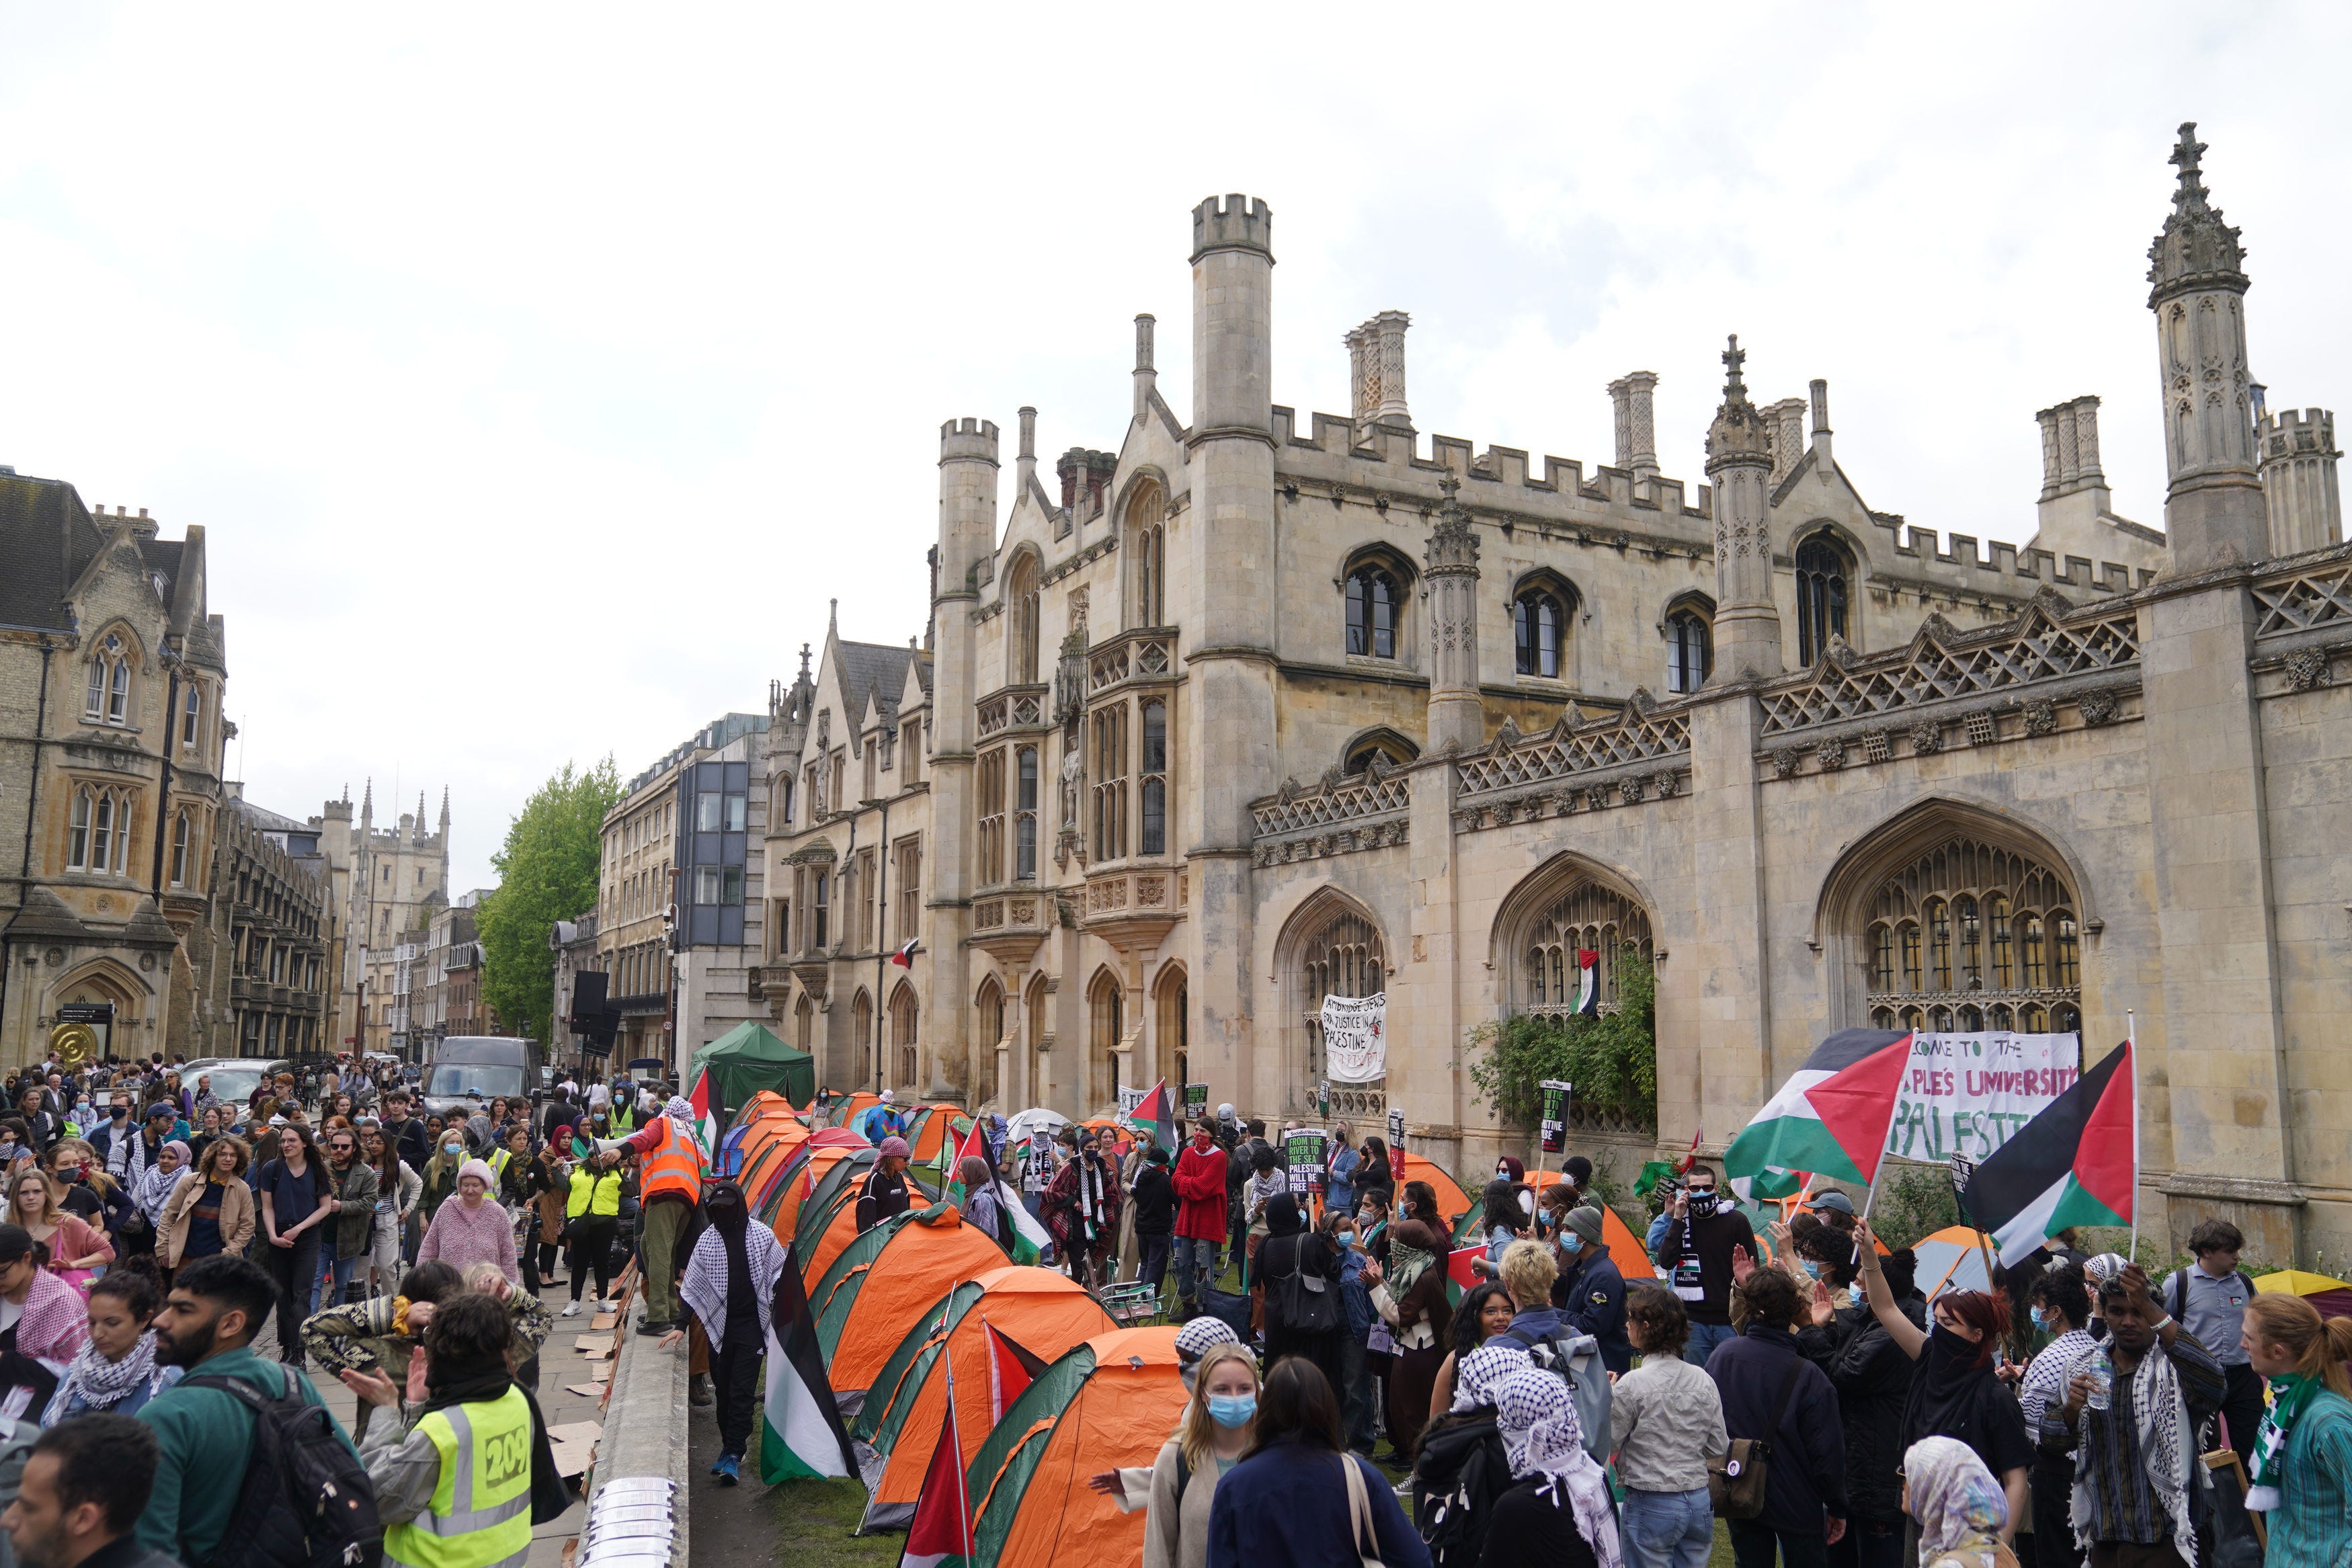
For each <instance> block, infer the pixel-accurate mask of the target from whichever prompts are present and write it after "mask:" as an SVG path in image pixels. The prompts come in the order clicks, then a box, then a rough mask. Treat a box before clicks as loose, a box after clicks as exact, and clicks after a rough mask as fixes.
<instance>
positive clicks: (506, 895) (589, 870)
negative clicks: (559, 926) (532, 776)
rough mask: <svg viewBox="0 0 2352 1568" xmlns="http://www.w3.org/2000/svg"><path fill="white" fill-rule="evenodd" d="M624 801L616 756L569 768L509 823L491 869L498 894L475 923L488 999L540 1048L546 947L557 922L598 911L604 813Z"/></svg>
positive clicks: (545, 1011)
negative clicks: (496, 878) (494, 869)
mask: <svg viewBox="0 0 2352 1568" xmlns="http://www.w3.org/2000/svg"><path fill="white" fill-rule="evenodd" d="M620 798H621V779H620V776H619V774H617V773H616V772H615V771H614V768H613V759H612V758H610V757H607V758H604V761H602V762H600V763H598V764H597V765H596V766H595V767H593V768H588V769H587V770H585V771H576V770H575V769H574V768H573V767H572V764H571V763H569V762H567V763H565V764H564V765H563V771H562V772H561V773H558V774H557V775H555V777H553V778H552V779H549V780H548V781H547V782H546V783H544V784H542V785H541V786H540V787H539V789H538V790H537V792H536V793H534V794H533V795H532V796H531V798H530V800H526V801H524V802H523V808H522V810H521V812H520V815H518V816H517V817H516V818H515V820H514V821H512V822H511V823H509V824H508V827H507V841H506V844H505V845H504V847H502V848H501V849H500V850H499V852H498V853H496V854H494V855H492V856H491V857H490V863H491V864H492V865H494V866H496V867H497V868H498V872H499V886H498V891H496V892H495V893H493V894H490V896H489V897H488V899H487V900H485V901H484V903H483V904H482V908H481V912H480V914H479V915H478V917H477V924H478V928H479V930H480V932H481V936H482V999H483V1000H484V1001H486V1002H488V1004H489V1005H490V1006H491V1007H492V1008H494V1009H497V1011H498V1015H499V1019H500V1020H501V1021H502V1022H504V1023H505V1024H506V1025H507V1026H508V1027H509V1028H512V1029H518V1030H521V1031H522V1032H523V1033H525V1034H527V1035H529V1036H530V1038H532V1039H533V1040H541V1041H542V1042H544V1041H546V1040H550V1039H551V1038H552V1036H551V1025H550V1020H549V1017H548V1015H549V1013H550V1011H551V1009H552V1008H553V1006H554V1002H555V954H554V952H553V950H552V949H551V948H550V947H549V946H548V945H547V938H548V936H549V933H551V931H553V930H554V928H555V924H556V922H557V921H559V920H576V919H578V918H579V917H580V916H581V915H584V914H586V913H587V912H588V911H589V910H591V909H593V908H594V907H595V905H596V867H597V862H598V859H599V857H600V855H601V854H602V852H603V847H604V814H605V813H606V812H607V811H610V810H612V809H613V807H614V804H615V803H616V802H617V801H619V800H620Z"/></svg>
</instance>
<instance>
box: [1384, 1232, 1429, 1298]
mask: <svg viewBox="0 0 2352 1568" xmlns="http://www.w3.org/2000/svg"><path fill="white" fill-rule="evenodd" d="M1436 1261H1437V1260H1436V1258H1435V1257H1434V1256H1433V1255H1432V1254H1430V1253H1427V1252H1423V1250H1422V1249H1420V1248H1418V1247H1408V1246H1406V1245H1405V1244H1404V1243H1403V1242H1402V1241H1399V1240H1398V1239H1395V1238H1394V1237H1391V1238H1390V1239H1389V1295H1390V1298H1391V1300H1402V1298H1403V1296H1404V1293H1405V1292H1406V1291H1410V1290H1412V1287H1413V1281H1416V1280H1419V1279H1420V1278H1421V1277H1422V1275H1423V1274H1424V1273H1427V1272H1428V1271H1429V1267H1430V1265H1431V1264H1433V1263H1434V1262H1436Z"/></svg>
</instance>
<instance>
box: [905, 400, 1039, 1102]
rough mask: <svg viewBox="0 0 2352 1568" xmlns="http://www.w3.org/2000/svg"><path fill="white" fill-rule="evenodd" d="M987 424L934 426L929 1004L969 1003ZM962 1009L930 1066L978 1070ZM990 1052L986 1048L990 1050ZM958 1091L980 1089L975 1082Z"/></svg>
mask: <svg viewBox="0 0 2352 1568" xmlns="http://www.w3.org/2000/svg"><path fill="white" fill-rule="evenodd" d="M1035 431H1036V413H1035V411H1034V410H1032V409H1026V408H1024V409H1023V410H1022V411H1021V454H1020V461H1021V478H1022V483H1023V484H1024V486H1027V485H1033V484H1034V483H1035V480H1034V470H1035V466H1036V451H1035V446H1036V435H1035ZM999 449H1000V448H999V444H998V441H997V429H996V426H995V424H994V423H992V422H991V421H989V420H985V419H963V420H953V419H951V420H950V421H948V422H947V423H945V424H942V425H941V426H940V542H939V563H940V564H939V588H938V591H936V593H935V594H934V595H933V597H932V601H931V626H932V636H933V638H934V644H933V659H934V663H933V664H932V676H931V682H932V700H931V762H930V765H931V793H932V811H931V848H930V855H929V859H930V865H931V872H930V876H931V885H930V887H929V890H928V891H927V892H926V894H925V898H926V901H927V902H928V903H929V905H930V906H931V907H930V909H929V911H928V912H927V913H926V915H925V916H924V920H923V925H922V929H923V931H924V932H925V935H926V941H925V945H926V946H928V947H929V949H930V961H931V964H932V965H933V978H934V985H933V989H932V994H933V995H934V996H941V997H958V998H962V997H967V996H969V995H970V991H969V988H967V987H966V986H965V984H964V974H965V967H966V966H967V965H968V963H969V962H970V959H969V956H968V953H967V950H966V948H965V947H964V945H963V940H962V938H963V932H962V929H961V926H960V925H956V924H955V922H956V921H957V920H958V919H959V912H960V911H961V910H962V909H963V908H964V907H965V906H966V905H967V904H968V903H969V901H970V899H971V870H972V857H971V843H970V835H971V831H972V807H971V788H972V779H971V771H972V741H973V739H974V726H975V720H974V714H975V711H976V709H975V707H974V700H975V699H976V698H977V697H978V696H979V695H980V691H979V686H980V685H983V684H984V685H988V686H990V687H991V688H993V687H994V686H995V685H996V684H997V683H996V682H995V681H993V680H987V681H983V680H982V677H981V674H980V672H979V670H978V668H977V664H976V660H975V658H974V654H973V646H972V644H973V628H972V622H971V610H972V606H973V604H974V603H976V602H977V601H978V599H979V589H978V586H977V583H976V574H977V569H978V567H979V565H980V563H981V562H982V561H983V560H986V559H990V557H991V555H992V552H993V551H994V550H995V549H996V476H997V453H998V451H999ZM969 1028H970V1019H969V1018H968V1017H967V1009H962V1008H950V1009H942V1010H941V1011H940V1013H939V1014H938V1015H937V1016H936V1017H935V1018H934V1019H932V1021H931V1025H930V1030H931V1041H932V1046H933V1054H932V1060H933V1061H962V1062H965V1063H966V1069H965V1070H966V1071H967V1072H972V1071H973V1070H974V1069H975V1068H976V1067H977V1065H978V1064H977V1063H974V1062H971V1061H969V1060H968V1058H967V1057H966V1054H965V1053H966V1051H969V1050H971V1049H972V1045H973V1042H972V1041H971V1040H970V1039H969V1038H968V1035H969ZM995 1043H996V1042H995V1041H993V1040H990V1041H987V1042H986V1044H987V1045H988V1046H993V1045H994V1044H995ZM965 1082H978V1078H977V1074H976V1073H974V1075H973V1076H971V1077H968V1078H967V1079H966V1080H965Z"/></svg>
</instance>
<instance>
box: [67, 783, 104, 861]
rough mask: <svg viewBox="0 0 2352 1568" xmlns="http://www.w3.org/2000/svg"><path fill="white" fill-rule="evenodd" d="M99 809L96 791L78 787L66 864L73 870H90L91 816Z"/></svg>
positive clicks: (75, 794) (74, 801)
mask: <svg viewBox="0 0 2352 1568" xmlns="http://www.w3.org/2000/svg"><path fill="white" fill-rule="evenodd" d="M96 810H97V801H96V798H95V792H94V791H92V790H89V789H78V790H76V791H75V792H74V800H73V831H72V834H71V836H70V837H69V838H68V840H67V842H66V866H67V869H68V870H71V871H88V870H89V869H90V863H89V833H90V818H91V816H92V815H93V814H94V813H95V811H96Z"/></svg>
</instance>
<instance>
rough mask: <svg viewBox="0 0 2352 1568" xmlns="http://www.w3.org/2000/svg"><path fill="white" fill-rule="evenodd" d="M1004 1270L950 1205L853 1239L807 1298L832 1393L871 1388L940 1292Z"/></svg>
mask: <svg viewBox="0 0 2352 1568" xmlns="http://www.w3.org/2000/svg"><path fill="white" fill-rule="evenodd" d="M1003 1267H1004V1250H1003V1248H1001V1247H999V1246H997V1244H996V1243H995V1242H993V1241H992V1240H990V1239H988V1237H987V1236H986V1235H985V1234H984V1233H982V1231H981V1230H980V1229H979V1228H977V1227H974V1226H970V1225H966V1224H965V1223H964V1222H963V1215H962V1214H961V1211H959V1210H958V1209H957V1208H956V1207H955V1206H954V1205H953V1204H938V1205H935V1206H933V1207H930V1208H927V1209H922V1210H919V1211H918V1212H915V1213H911V1214H899V1215H893V1216H892V1217H891V1218H888V1219H886V1220H884V1221H883V1222H882V1223H881V1224H879V1225H877V1226H876V1227H875V1228H873V1229H871V1230H868V1231H866V1233H865V1234H863V1235H861V1236H859V1237H857V1238H856V1239H854V1240H852V1241H851V1242H850V1243H849V1245H848V1246H846V1247H845V1248H844V1249H842V1251H841V1254H840V1256H838V1257H836V1258H835V1260H833V1264H832V1266H831V1267H830V1268H828V1269H826V1270H825V1271H824V1277H823V1278H821V1279H820V1280H818V1281H817V1282H816V1284H815V1285H814V1287H812V1288H811V1290H810V1291H809V1311H810V1312H811V1314H812V1315H814V1317H815V1319H816V1341H817V1349H818V1350H819V1351H820V1352H821V1353H822V1354H824V1363H825V1370H826V1372H827V1373H828V1374H829V1375H830V1376H831V1377H832V1380H833V1387H834V1391H835V1393H836V1394H850V1393H857V1392H862V1391H864V1390H866V1389H867V1388H870V1387H872V1386H873V1384H874V1379H875V1377H876V1376H877V1375H879V1374H880V1372H881V1371H882V1367H883V1364H884V1363H886V1362H887V1361H888V1360H889V1359H890V1353H891V1352H893V1351H895V1350H897V1349H898V1344H899V1342H901V1341H902V1340H904V1339H905V1338H906V1337H907V1335H908V1333H909V1332H910V1331H911V1330H913V1329H914V1328H915V1327H916V1325H917V1324H919V1322H921V1321H922V1317H923V1313H924V1312H925V1311H926V1310H927V1309H929V1307H931V1306H933V1305H934V1304H936V1303H937V1302H938V1301H939V1299H940V1290H941V1288H942V1287H943V1286H947V1285H950V1284H961V1282H962V1281H966V1280H971V1279H976V1278H978V1277H979V1276H980V1275H982V1274H985V1273H987V1272H989V1271H990V1270H994V1269H1001V1268H1003Z"/></svg>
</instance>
